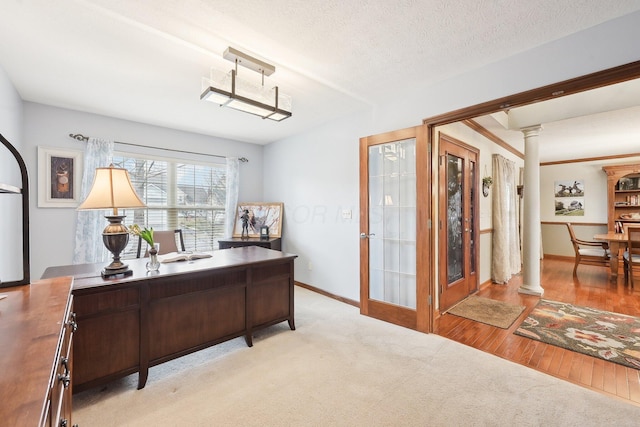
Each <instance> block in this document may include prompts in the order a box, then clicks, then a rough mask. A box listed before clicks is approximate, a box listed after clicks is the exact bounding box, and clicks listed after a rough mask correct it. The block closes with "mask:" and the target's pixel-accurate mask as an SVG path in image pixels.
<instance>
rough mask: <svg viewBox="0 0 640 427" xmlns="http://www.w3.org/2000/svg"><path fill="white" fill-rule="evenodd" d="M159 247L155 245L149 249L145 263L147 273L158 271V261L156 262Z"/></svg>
mask: <svg viewBox="0 0 640 427" xmlns="http://www.w3.org/2000/svg"><path fill="white" fill-rule="evenodd" d="M159 247H160V245H159V244H158V243H156V244H155V245H153V247H152V248H150V249H149V262H148V263H147V271H158V270H159V269H160V261H158V248H159Z"/></svg>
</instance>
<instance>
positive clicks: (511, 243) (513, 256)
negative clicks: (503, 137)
mask: <svg viewBox="0 0 640 427" xmlns="http://www.w3.org/2000/svg"><path fill="white" fill-rule="evenodd" d="M493 177H494V184H493V209H492V210H493V255H492V260H491V272H492V276H493V277H492V280H493V281H494V282H495V283H507V282H508V281H509V279H510V278H511V276H513V275H514V274H516V273H518V272H519V271H520V269H521V263H522V260H521V257H520V233H519V227H518V205H517V194H516V193H517V187H516V179H517V177H518V173H517V171H516V165H515V163H514V162H512V161H511V160H508V159H506V158H504V157H502V156H501V155H499V154H494V155H493Z"/></svg>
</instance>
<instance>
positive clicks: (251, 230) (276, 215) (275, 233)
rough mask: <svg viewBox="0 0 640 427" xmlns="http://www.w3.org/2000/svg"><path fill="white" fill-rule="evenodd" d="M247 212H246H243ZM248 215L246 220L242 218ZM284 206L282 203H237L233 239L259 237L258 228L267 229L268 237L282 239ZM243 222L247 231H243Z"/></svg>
mask: <svg viewBox="0 0 640 427" xmlns="http://www.w3.org/2000/svg"><path fill="white" fill-rule="evenodd" d="M245 211H248V212H245ZM245 213H246V215H248V218H244V217H243V216H244V215H245ZM283 213H284V206H283V204H282V203H266V202H258V203H238V208H237V209H236V221H235V224H234V227H233V237H245V236H246V237H260V228H261V227H264V226H267V227H269V236H270V237H282V236H281V234H282V219H283V217H282V216H283ZM244 220H246V221H247V224H246V225H247V229H246V230H245V229H244V227H243V226H244Z"/></svg>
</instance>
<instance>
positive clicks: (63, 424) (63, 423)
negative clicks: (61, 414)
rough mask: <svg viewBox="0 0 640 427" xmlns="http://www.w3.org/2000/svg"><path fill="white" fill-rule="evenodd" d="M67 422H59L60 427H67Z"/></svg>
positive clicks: (65, 420)
mask: <svg viewBox="0 0 640 427" xmlns="http://www.w3.org/2000/svg"><path fill="white" fill-rule="evenodd" d="M68 424H69V421H68V420H67V419H66V418H65V419H64V420H60V427H67V425H68Z"/></svg>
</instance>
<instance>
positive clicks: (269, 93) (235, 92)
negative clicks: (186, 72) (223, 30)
mask: <svg viewBox="0 0 640 427" xmlns="http://www.w3.org/2000/svg"><path fill="white" fill-rule="evenodd" d="M223 57H224V58H225V59H228V60H230V61H234V62H235V65H236V66H235V69H234V70H231V71H230V72H229V73H222V72H220V71H217V70H215V69H212V70H211V76H210V77H209V78H208V79H207V78H203V79H202V80H203V88H204V91H203V92H202V94H201V95H200V99H201V100H205V101H210V102H213V103H216V104H218V105H220V106H221V107H225V106H226V107H229V108H233V109H235V110H239V111H244V112H245V113H249V114H253V115H256V116H259V117H262V118H263V119H270V120H274V121H277V122H280V121H282V120H284V119H286V118H288V117H291V97H290V96H287V95H284V94H281V93H280V91H279V89H278V87H277V86H275V87H273V88H265V86H264V76H265V75H266V76H270V75H271V74H273V73H274V72H275V70H276V69H275V67H274V66H273V65H271V64H267V63H266V62H263V61H260V60H259V59H256V58H253V57H252V56H249V55H246V54H244V53H242V52H240V51H238V50H236V49H233V48H231V47H229V48H228V49H227V50H226V51H225V52H224V55H223ZM238 65H242V66H244V67H246V68H249V69H250V70H253V71H256V72H258V73H260V74H261V75H262V84H261V85H256V84H254V83H252V82H249V81H248V80H241V79H239V78H238Z"/></svg>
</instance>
